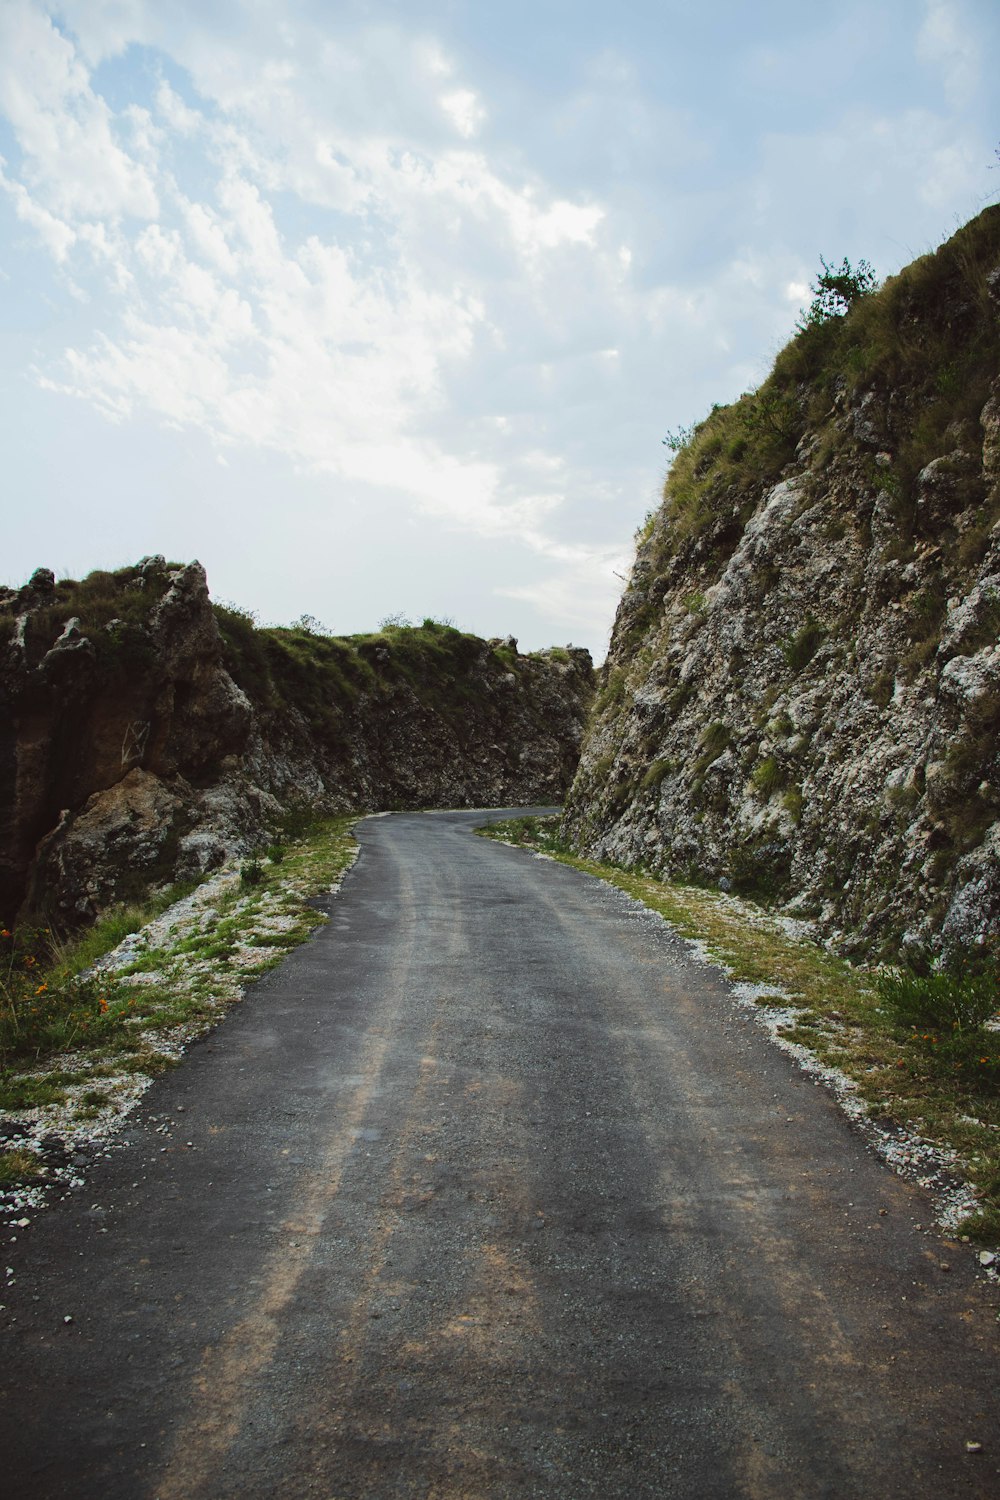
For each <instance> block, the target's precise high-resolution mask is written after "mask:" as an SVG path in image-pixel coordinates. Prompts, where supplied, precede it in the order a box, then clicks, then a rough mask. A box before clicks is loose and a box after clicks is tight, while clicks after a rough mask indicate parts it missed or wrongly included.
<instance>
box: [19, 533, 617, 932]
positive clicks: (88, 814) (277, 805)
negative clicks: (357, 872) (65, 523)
mask: <svg viewBox="0 0 1000 1500" xmlns="http://www.w3.org/2000/svg"><path fill="white" fill-rule="evenodd" d="M220 620H221V621H222V623H223V628H222V629H221V630H220V623H219V622H220ZM3 631H5V632H6V635H5V638H4V635H3V634H2V633H0V917H2V918H3V919H4V920H6V921H10V920H11V919H12V917H13V916H14V914H15V913H16V912H17V910H18V908H22V910H23V913H24V914H28V913H29V912H30V913H31V914H33V915H40V914H45V915H46V916H48V917H49V918H50V919H51V920H53V921H54V922H56V924H57V925H60V926H63V927H71V926H73V925H77V924H79V923H82V922H85V921H87V920H90V919H92V918H93V917H94V916H95V915H96V914H97V913H99V912H100V911H101V910H103V909H104V908H105V907H107V906H108V905H109V904H111V903H113V902H114V901H117V900H121V899H126V898H127V899H131V898H134V897H136V896H139V895H141V894H142V893H143V891H144V890H145V889H146V888H148V887H149V886H150V885H153V884H159V883H164V882H168V881H171V880H174V879H178V878H188V877H191V876H195V875H198V874H200V873H202V872H204V871H205V870H207V869H210V868H213V867H214V866H215V865H217V864H218V863H220V862H221V861H222V860H223V859H224V858H226V857H227V856H228V855H230V854H232V853H234V852H235V853H242V852H245V851H248V850H250V849H252V848H254V847H255V846H256V845H258V844H259V843H260V842H261V840H263V839H265V838H266V837H267V834H268V830H270V829H273V828H274V827H275V825H276V823H277V822H278V821H280V819H281V817H282V815H283V814H284V813H285V812H286V811H287V810H288V809H289V808H290V807H291V806H295V807H306V808H317V809H330V810H346V809H353V808H358V809H360V810H365V809H377V808H383V807H434V806H470V805H490V804H497V803H507V802H511V803H521V802H535V801H545V802H549V801H561V800H562V797H563V795H564V794H565V791H566V788H567V786H568V785H569V782H570V780H571V778H572V775H573V771H574V769H575V766H576V760H577V757H578V754H579V747H580V742H581V739H582V733H583V724H584V719H585V716H586V711H587V707H588V704H589V700H590V697H591V692H592V678H593V671H592V665H591V661H590V657H589V655H588V653H587V652H585V651H579V650H575V649H574V648H567V649H565V650H553V651H551V652H540V653H537V654H536V655H531V656H523V655H520V654H519V653H518V651H517V643H516V642H515V641H513V640H512V639H509V640H507V641H497V642H492V643H491V642H486V641H481V640H478V639H477V638H475V637H471V636H463V635H462V634H461V633H460V632H458V631H456V630H452V629H450V628H448V627H444V626H437V625H435V624H434V622H430V621H428V622H425V625H424V626H423V627H419V628H414V629H403V628H398V629H395V630H393V631H389V632H386V633H383V634H382V635H381V636H376V637H371V638H357V639H356V640H347V641H338V640H335V639H332V638H329V637H326V636H322V635H317V634H314V633H313V632H312V631H310V630H307V629H304V628H301V627H298V628H290V629H288V630H270V631H269V630H257V629H256V628H255V627H254V625H253V624H252V623H251V622H250V621H249V620H248V619H247V618H246V617H241V616H239V615H238V614H237V613H235V612H233V611H228V610H224V609H222V610H216V609H215V608H214V607H213V605H212V603H211V600H210V598H209V591H208V583H207V580H206V577H205V570H204V569H203V568H202V566H201V564H200V563H197V562H191V563H187V564H185V565H172V564H167V563H166V561H165V560H164V559H163V558H162V557H147V558H143V559H142V560H141V561H140V562H139V563H137V564H136V565H135V566H134V567H132V568H125V569H122V570H120V571H119V572H117V573H114V574H111V573H98V574H92V575H91V576H90V577H89V578H87V579H84V580H83V581H82V582H80V583H73V582H72V581H70V580H64V581H62V582H57V581H56V579H55V576H54V574H52V573H51V572H50V571H49V570H48V569H45V568H40V569H38V570H36V572H35V573H34V574H33V575H32V577H31V579H30V580H29V582H28V583H27V584H26V585H25V586H24V588H22V589H18V590H6V591H2V592H0V632H3Z"/></svg>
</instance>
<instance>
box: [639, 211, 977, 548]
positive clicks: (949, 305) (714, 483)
mask: <svg viewBox="0 0 1000 1500" xmlns="http://www.w3.org/2000/svg"><path fill="white" fill-rule="evenodd" d="M998 256H1000V207H994V208H988V209H986V210H984V212H983V213H981V214H980V215H979V216H978V217H977V218H975V219H973V220H972V221H971V223H969V224H966V225H965V226H964V227H963V228H962V229H960V230H959V231H958V233H957V234H956V235H954V236H953V237H952V238H951V239H950V240H949V241H948V242H947V243H946V244H944V245H942V246H941V247H940V249H938V250H937V251H935V252H933V253H932V254H929V255H924V256H921V257H920V259H918V260H916V261H914V262H913V263H912V264H911V265H909V266H907V267H905V268H904V269H903V270H902V271H901V272H900V273H899V275H898V276H893V277H890V278H889V279H888V280H887V281H886V283H885V285H884V286H883V287H882V288H881V290H879V291H870V292H867V293H866V294H864V295H859V296H858V297H856V298H854V299H853V300H852V301H851V303H850V306H849V307H848V309H847V311H846V313H845V314H844V316H842V317H830V318H826V319H819V320H809V319H807V320H806V322H805V324H804V325H803V326H802V327H801V328H800V330H799V332H798V333H797V334H796V335H795V337H794V338H793V339H792V340H791V341H790V342H789V343H788V344H787V345H786V346H785V348H784V349H783V350H782V351H781V353H780V354H779V355H778V357H777V359H776V360H775V362H774V368H773V369H772V371H771V373H770V374H769V375H768V377H767V379H766V380H765V381H764V383H763V384H762V385H761V386H760V387H759V388H758V389H757V390H756V391H752V392H748V393H747V394H745V395H743V396H741V397H740V398H739V400H738V401H735V402H733V403H732V404H731V405H728V406H715V407H713V408H712V410H711V412H710V413H709V414H708V416H707V417H705V418H704V420H703V421H701V422H699V423H697V424H696V425H695V426H694V427H692V428H690V429H687V430H681V431H679V432H678V433H677V434H675V435H673V437H672V438H668V440H667V441H668V446H669V447H671V448H672V449H674V451H675V455H676V456H675V458H674V461H673V464H672V466H671V468H670V471H669V473H668V475H667V478H666V481H665V484H664V493H663V515H664V519H665V521H666V525H665V526H662V527H659V528H654V529H653V530H652V534H654V535H655V538H656V540H655V543H654V545H655V547H656V549H657V551H658V552H660V553H661V554H663V556H662V557H661V561H666V556H668V555H669V554H670V553H672V552H673V551H675V550H677V548H679V547H680V546H682V545H683V544H684V542H685V541H686V540H687V539H689V538H691V537H693V536H696V535H699V534H700V533H702V532H704V531H706V530H707V529H709V528H711V527H714V528H717V529H721V530H722V531H726V532H727V534H726V535H725V536H723V535H720V537H719V539H718V545H719V547H720V549H721V550H723V551H725V550H726V547H727V545H729V544H730V543H731V544H732V545H733V546H734V545H735V542H736V541H737V540H738V538H739V535H740V533H741V531H742V526H743V524H745V522H746V520H747V519H748V518H749V515H750V514H751V513H752V511H753V509H754V507H755V505H756V504H757V502H758V500H759V498H760V494H761V490H762V489H763V488H765V487H767V486H768V485H771V484H774V483H776V482H777V480H778V479H779V478H780V477H781V475H782V473H783V471H784V470H785V469H786V468H787V467H788V466H789V465H790V464H792V463H793V461H794V459H795V453H796V446H797V444H798V443H799V441H800V440H801V438H802V437H803V436H804V435H805V433H806V432H807V431H812V432H815V433H816V434H817V435H825V436H826V437H827V438H828V439H829V442H830V445H831V447H830V449H829V450H828V456H829V454H830V452H832V451H834V450H835V448H836V444H837V442H838V437H837V436H836V435H835V434H834V432H833V429H832V428H831V426H830V418H831V416H832V409H833V407H834V403H835V401H836V400H837V399H838V398H839V397H841V396H847V397H849V396H850V395H851V394H852V393H854V392H858V391H860V390H865V391H868V390H870V391H872V392H874V393H875V394H876V395H878V396H880V397H881V396H883V395H885V394H887V393H888V392H890V391H893V392H896V393H899V392H900V391H904V392H905V393H906V395H907V398H908V401H909V405H910V408H911V410H910V411H909V412H907V411H905V410H903V409H901V408H900V409H899V410H898V412H897V415H895V416H892V417H890V418H888V419H887V420H888V421H889V422H890V424H894V425H895V428H896V429H898V430H891V431H890V430H887V432H886V439H887V445H888V446H891V447H892V448H893V449H894V461H893V466H892V471H891V474H890V475H889V476H887V480H888V481H891V482H892V483H893V484H894V486H895V489H896V491H897V492H898V495H899V502H900V513H901V516H902V517H904V518H905V516H906V514H907V510H908V506H909V503H910V502H911V501H912V496H913V485H914V480H915V478H916V475H917V474H918V473H919V471H920V470H921V469H922V468H923V467H924V466H925V465H926V464H927V463H929V462H930V460H931V459H933V458H935V457H938V456H939V455H940V454H942V453H943V452H945V451H947V448H948V446H949V445H948V441H947V438H946V431H947V429H948V428H949V426H951V425H952V424H953V423H955V422H956V421H961V420H967V419H972V418H976V417H978V414H979V412H980V411H981V410H982V407H983V405H984V404H985V402H986V400H987V399H988V397H989V390H990V385H991V382H992V381H993V379H994V378H995V377H996V373H997V369H998V367H1000V327H998V320H997V316H996V308H995V305H994V303H993V301H992V299H991V295H990V286H989V283H988V276H989V274H990V272H991V270H993V269H994V268H995V266H996V264H997V259H998ZM914 412H916V413H917V414H918V415H917V416H916V417H914V415H913V413H914ZM839 441H841V442H842V441H843V439H839ZM734 517H735V518H736V524H735V525H734V524H733V518H734ZM727 528H728V529H727ZM729 533H731V535H730V534H729ZM730 550H731V549H730ZM655 561H656V559H655V558H654V562H655Z"/></svg>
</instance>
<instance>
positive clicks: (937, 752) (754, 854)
mask: <svg viewBox="0 0 1000 1500" xmlns="http://www.w3.org/2000/svg"><path fill="white" fill-rule="evenodd" d="M879 299H881V301H880V300H879ZM852 320H853V325H854V326H853V327H852V326H851V324H852ZM852 340H853V342H852ZM821 341H825V342H821ZM816 348H819V350H820V353H821V355H822V362H821V363H820V364H818V366H817V365H816V363H815V358H814V355H815V349H816ZM781 358H782V357H779V364H778V365H777V366H776V372H777V376H778V377H779V378H777V379H775V380H773V381H771V382H769V383H768V384H767V385H766V386H765V387H764V388H762V392H761V393H757V395H756V396H754V397H748V398H744V401H743V403H740V404H739V405H738V406H737V407H736V408H728V409H719V410H718V411H717V412H716V413H713V414H712V416H711V417H710V418H709V419H708V420H707V422H706V423H705V424H703V427H702V429H700V430H699V431H697V432H696V433H695V434H694V436H693V438H692V439H691V441H690V443H689V449H688V452H687V454H686V455H685V454H682V455H681V458H682V460H684V462H679V463H678V465H675V470H679V472H678V473H675V474H674V475H671V476H668V480H667V484H666V489H665V498H664V504H663V506H662V507H661V509H660V510H659V511H658V512H657V513H656V514H655V515H654V516H653V517H651V518H650V521H649V523H648V526H647V529H646V533H645V535H644V536H643V537H642V538H641V539H640V542H639V545H638V550H637V556H636V560H635V565H634V568H633V570H632V575H631V578H630V580H629V583H628V586H627V588H626V590H625V594H624V597H623V599H622V601H621V605H620V608H619V611H618V616H617V620H616V624H615V630H614V635H613V640H612V647H611V652H610V656H609V659H608V663H607V666H606V667H605V669H604V673H603V679H602V683H601V687H600V691H599V697H598V700H597V704H596V711H595V715H594V719H593V723H592V726H591V728H590V730H589V732H588V736H587V739H586V742H585V746H584V750H583V754H582V757H581V762H580V767H579V770H578V773H577V777H576V780H575V783H574V786H573V789H572V791H571V794H570V797H569V800H568V803H567V812H566V816H565V825H564V826H565V829H566V831H567V833H568V834H569V835H570V837H571V838H573V839H574V840H575V841H576V843H577V844H578V845H579V846H580V847H581V848H583V849H585V850H586V851H588V852H590V853H591V854H593V855H595V856H597V857H601V858H610V859H614V860H618V861H621V862H623V863H625V864H627V865H633V866H640V865H641V866H645V867H647V868H650V869H652V870H654V871H657V872H663V873H668V874H670V875H672V876H681V877H689V878H692V879H695V880H698V881H703V882H708V883H713V884H718V885H719V886H721V887H722V888H723V889H735V890H742V891H747V892H750V893H756V894H760V895H763V896H765V897H767V898H769V899H771V900H775V901H777V902H779V903H781V904H783V905H785V906H786V907H787V909H788V910H790V911H791V912H793V913H797V914H801V915H807V916H810V917H813V918H815V919H816V920H817V921H818V923H819V924H820V926H821V928H822V929H824V930H825V931H827V932H828V933H831V934H839V935H840V936H841V938H842V939H843V941H844V944H845V946H847V947H852V946H853V947H855V948H857V949H858V950H863V951H867V952H872V951H875V952H878V951H883V952H886V953H896V952H898V951H899V948H900V945H903V946H904V947H905V946H907V945H920V946H929V947H931V948H935V947H941V946H946V947H947V946H952V947H955V948H967V947H970V946H971V947H976V946H978V945H982V944H984V943H985V944H990V943H995V942H996V939H997V934H998V932H1000V822H998V818H1000V774H998V773H1000V762H998V729H1000V210H996V209H994V210H988V211H987V213H986V214H985V215H983V216H981V218H980V220H977V221H974V224H973V225H971V226H967V229H966V230H965V231H963V232H961V233H960V235H959V236H956V238H955V240H954V241H952V242H950V244H949V245H948V246H945V247H943V248H942V250H941V251H939V252H937V256H936V257H927V258H925V261H924V262H919V263H917V265H916V266H915V267H914V268H910V270H909V271H908V272H904V273H903V274H902V276H901V277H900V278H897V280H896V282H895V283H890V284H889V285H888V286H887V287H886V288H885V289H884V290H883V291H882V292H879V293H877V294H875V299H874V300H873V301H872V303H871V305H870V306H869V307H867V308H865V309H864V310H863V313H862V310H861V309H859V311H858V314H855V313H854V312H853V311H852V313H851V314H850V315H849V317H848V319H845V320H844V323H843V327H839V328H836V329H831V330H828V331H823V330H820V331H819V332H818V333H817V336H816V338H815V339H814V340H813V345H812V346H810V347H807V348H805V349H804V350H803V349H801V348H799V349H794V348H793V350H792V352H791V354H788V352H787V351H786V355H785V356H784V358H785V365H784V367H783V366H782V364H781ZM809 359H813V363H814V367H813V368H812V369H811V370H809V369H808V361H809ZM803 365H805V366H806V367H807V376H806V378H803V369H802V367H803ZM789 367H791V368H793V369H794V373H795V379H794V380H789V379H785V380H784V381H782V379H781V378H780V377H781V375H782V370H783V368H784V370H785V371H786V372H787V370H788V368H789ZM768 421H770V422H772V423H773V424H775V425H776V424H777V422H778V421H781V422H782V423H784V424H785V430H784V431H783V432H781V433H779V434H778V436H779V438H780V439H781V440H782V441H784V442H785V444H786V448H785V450H784V453H782V450H781V446H780V442H779V441H778V439H776V438H772V437H771V435H770V434H768V442H769V446H768V447H765V446H764V445H763V442H762V440H761V439H760V438H759V434H760V432H761V431H762V430H764V424H765V423H766V422H768ZM754 424H756V425H754ZM755 445H756V446H755ZM762 455H763V456H762ZM775 455H777V458H775ZM760 470H763V471H764V472H763V473H761V472H759V471H760Z"/></svg>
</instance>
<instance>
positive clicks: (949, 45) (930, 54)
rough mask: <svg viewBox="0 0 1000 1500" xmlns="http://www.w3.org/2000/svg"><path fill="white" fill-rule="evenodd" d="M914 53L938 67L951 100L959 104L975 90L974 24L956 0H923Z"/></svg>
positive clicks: (978, 68)
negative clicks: (921, 19) (922, 13)
mask: <svg viewBox="0 0 1000 1500" xmlns="http://www.w3.org/2000/svg"><path fill="white" fill-rule="evenodd" d="M917 54H918V56H919V57H920V58H921V59H922V60H923V61H924V62H926V63H928V64H930V65H931V66H933V67H937V68H940V70H941V73H942V76H943V80H944V86H945V90H946V92H947V94H948V98H949V99H950V101H951V102H952V104H961V103H962V102H963V101H964V100H965V99H967V98H968V97H969V95H970V94H973V93H975V92H976V91H977V90H978V88H979V83H980V78H981V60H980V50H979V42H978V38H977V35H976V30H975V28H974V27H973V26H972V25H971V24H970V21H969V18H968V16H966V15H965V14H963V10H962V7H961V6H960V5H959V4H957V3H956V0H924V21H923V24H922V26H921V27H920V31H919V33H918V35H917Z"/></svg>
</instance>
